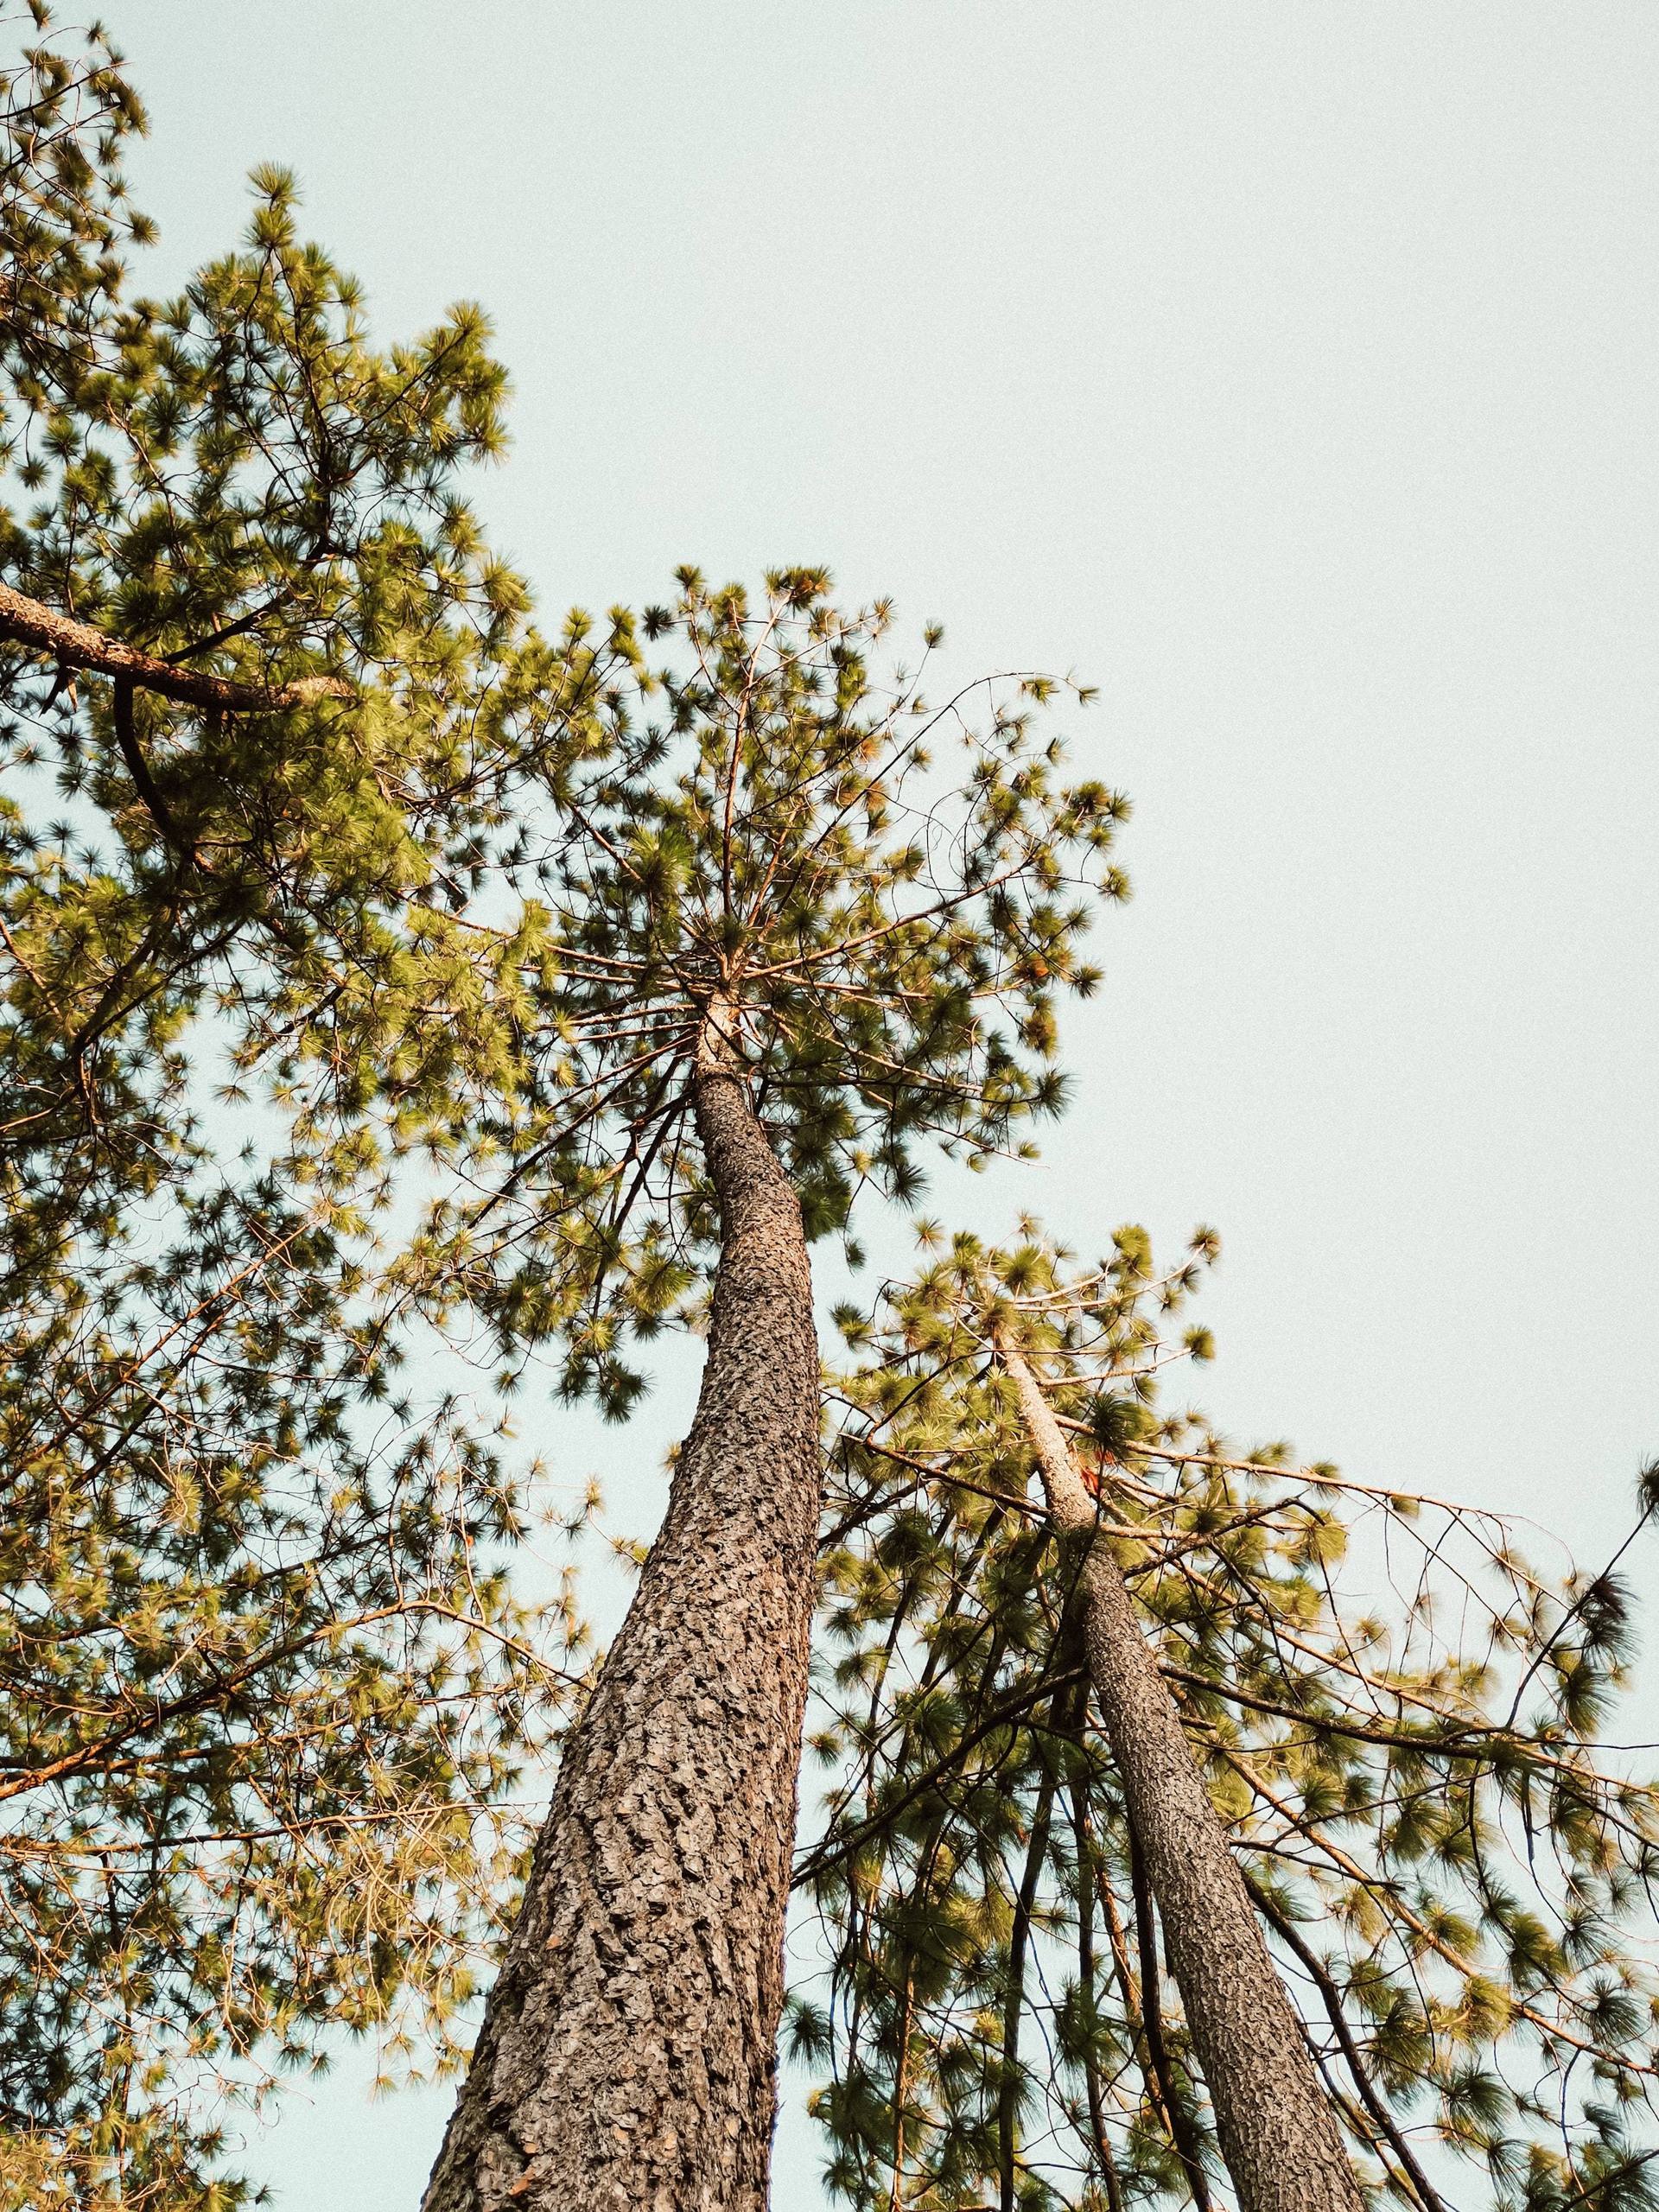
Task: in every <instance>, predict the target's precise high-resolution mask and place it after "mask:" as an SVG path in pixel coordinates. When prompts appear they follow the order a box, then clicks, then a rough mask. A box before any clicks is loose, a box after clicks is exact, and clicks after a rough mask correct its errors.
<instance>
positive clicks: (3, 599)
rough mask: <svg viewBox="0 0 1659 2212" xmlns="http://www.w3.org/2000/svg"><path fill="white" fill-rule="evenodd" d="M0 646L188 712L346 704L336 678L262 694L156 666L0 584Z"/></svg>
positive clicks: (161, 663) (133, 648)
mask: <svg viewBox="0 0 1659 2212" xmlns="http://www.w3.org/2000/svg"><path fill="white" fill-rule="evenodd" d="M0 642H3V643H10V644H12V645H26V646H28V647H29V650H30V651H31V652H35V653H38V654H39V656H40V658H41V659H42V660H49V661H55V662H56V663H57V664H58V666H59V667H60V668H86V669H91V670H92V671H93V672H94V673H95V674H97V675H99V676H113V677H121V678H124V680H125V681H126V682H127V683H130V684H132V685H133V686H134V688H135V689H136V690H140V691H154V692H155V693H156V694H157V696H159V697H161V698H163V699H176V700H178V701H179V702H181V704H182V705H184V706H190V707H210V708H219V709H222V710H225V711H228V712H230V713H232V714H264V715H269V714H273V713H275V712H277V711H278V710H279V709H283V708H285V707H303V706H308V705H309V704H310V703H311V702H313V701H314V700H317V699H349V698H350V697H351V696H353V694H352V687H351V685H350V684H349V683H346V682H345V680H344V679H343V678H342V677H338V676H307V677H302V678H301V679H300V681H299V682H298V683H285V684H278V685H277V686H275V687H274V688H272V689H270V690H264V689H262V688H261V687H260V686H259V685H257V684H255V683H232V681H231V679H230V678H229V677H225V676H207V675H204V674H203V673H202V671H200V670H199V669H191V668H180V667H179V666H178V665H177V664H175V663H174V662H172V661H167V660H157V659H156V658H155V656H154V655H153V654H151V653H146V652H140V651H139V650H138V648H137V645H124V644H123V643H122V641H121V639H119V638H111V637H109V636H107V635H106V634H105V632H104V631H102V630H95V629H94V628H93V627H92V624H91V623H90V622H77V621H76V620H75V619H74V617H73V615H70V614H64V613H60V611H59V610H58V609H57V608H56V607H48V605H47V604H46V602H45V601H44V600H39V599H29V598H26V597H25V596H24V594H22V592H20V591H14V590H13V589H12V588H11V586H10V584H3V583H0Z"/></svg>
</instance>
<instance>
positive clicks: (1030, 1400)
mask: <svg viewBox="0 0 1659 2212" xmlns="http://www.w3.org/2000/svg"><path fill="white" fill-rule="evenodd" d="M998 1352H999V1356H1000V1357H1001V1361H1002V1364H1003V1366H1004V1368H1005V1370H1007V1374H1008V1376H1009V1377H1010V1379H1011V1380H1012V1382H1013V1383H1014V1388H1015V1389H1016V1390H1017V1391H1018V1393H1019V1396H1020V1411H1021V1413H1022V1414H1023V1415H1024V1418H1025V1421H1026V1426H1027V1431H1028V1433H1029V1434H1030V1437H1031V1440H1032V1444H1033V1448H1034V1450H1035V1452H1036V1454H1037V1461H1038V1465H1039V1469H1040V1471H1041V1474H1042V1480H1043V1489H1044V1492H1045V1494H1046V1498H1047V1503H1048V1510H1049V1513H1050V1516H1051V1517H1052V1520H1053V1522H1054V1524H1055V1526H1056V1527H1057V1529H1059V1530H1060V1531H1061V1532H1062V1534H1064V1535H1066V1536H1067V1537H1069V1538H1070V1539H1071V1540H1072V1541H1076V1542H1077V1543H1079V1544H1080V1545H1082V1546H1084V1547H1085V1551H1084V1561H1083V1566H1082V1569H1081V1574H1080V1592H1079V1594H1080V1596H1081V1598H1082V1601H1083V1607H1084V1617H1083V1627H1084V1645H1085V1648H1086V1649H1087V1652H1088V1657H1089V1675H1090V1684H1091V1686H1092V1688H1093V1689H1094V1693H1095V1697H1096V1703H1097V1704H1098V1706H1099V1708H1100V1715H1101V1721H1102V1725H1103V1728H1104V1730H1105V1733H1106V1739H1107V1742H1108V1743H1109V1745H1110V1746H1111V1751H1112V1756H1113V1758H1114V1759H1115V1760H1116V1764H1117V1770H1118V1776H1119V1779H1120V1781H1121V1782H1122V1788H1123V1796H1124V1802H1125V1804H1126V1806H1127V1807H1128V1816H1129V1821H1130V1824H1131V1826H1132V1827H1133V1829H1134V1831H1135V1840H1136V1842H1137V1843H1138V1844H1139V1846H1140V1849H1141V1856H1142V1858H1143V1859H1144V1860H1145V1863H1146V1868H1147V1879H1148V1881H1149V1883H1150V1885H1151V1887H1152V1893H1153V1895H1154V1897H1155V1898H1156V1899H1157V1901H1158V1909H1159V1911H1160V1913H1161V1915H1162V1916H1163V1923H1164V1942H1165V1945H1166V1948H1167V1950H1168V1954H1169V1962H1170V1966H1171V1967H1172V1969H1173V1973H1174V1976H1175V1981H1176V1986H1177V1987H1178V1988H1179V1991H1180V1993H1181V2002H1182V2004H1183V2005H1185V2009H1186V2019H1187V2025H1188V2027H1189V2029H1190V2030H1191V2031H1192V2043H1193V2047H1194V2048H1195V2050H1197V2052H1198V2063H1199V2065H1200V2066H1201V2067H1202V2068H1203V2069H1204V2078H1205V2083H1206V2084H1207V2086H1208V2088H1209V2091H1210V2101H1211V2106H1212V2107H1214V2111H1215V2115H1216V2130H1217V2134H1218V2135H1219V2136H1220V2138H1221V2152H1222V2156H1223V2158H1225V2160H1226V2162H1227V2171H1228V2172H1229V2173H1230V2175H1231V2176H1232V2178H1233V2183H1234V2186H1235V2187H1236V2190H1237V2191H1238V2202H1239V2212H1363V2200H1362V2198H1361V2196H1360V2194H1359V2187H1358V2184H1357V2182H1356V2181H1355V2179H1354V2174H1353V2169H1352V2168H1351V2166H1350V2164H1349V2163H1348V2158H1347V2154H1346V2152H1344V2148H1343V2143H1342V2138H1341V2135H1340V2133H1338V2127H1337V2123H1336V2120H1335V2118H1334V2117H1333V2115H1332V2111H1331V2107H1330V2106H1329V2104H1328V2103H1327V2101H1326V2100H1325V2093H1324V2090H1323V2088H1321V2086H1320V2082H1319V2075H1318V2074H1317V2072H1316V2071H1315V2069H1314V2066H1313V2060H1312V2059H1311V2058H1310V2057H1309V2056H1308V2052H1307V2048H1306V2044H1305V2043H1304V2042H1303V2040H1302V2036H1301V2031H1300V2029H1299V2028H1298V2026H1297V2024H1296V2017H1295V2014H1294V2012H1293V2011H1292V2009H1291V2005H1290V1999H1289V1998H1288V1997H1287V1995H1286V1993H1285V1988H1284V1985H1283V1984H1282V1982H1281V1980H1280V1979H1279V1976H1278V1974H1277V1972H1276V1971H1275V1969H1274V1963H1273V1960H1272V1958H1271V1956H1270V1955H1269V1954H1268V1947H1267V1942H1266V1940H1265V1939H1264V1937H1263V1936H1262V1929H1261V1925H1260V1923H1258V1921H1257V1919H1256V1916H1255V1911H1254V1910H1253V1908H1252V1906H1251V1904H1250V1901H1249V1896H1248V1895H1247V1894H1246V1891H1245V1888H1244V1884H1243V1878H1242V1877H1241V1875H1240V1873H1239V1871H1238V1868H1237V1867H1236V1865H1235V1864H1234V1862H1233V1854H1232V1852H1231V1850H1230V1848H1229V1846H1228V1842H1227V1838H1226V1836H1225V1834H1224V1832H1223V1829H1222V1826H1221V1823H1220V1821H1218V1820H1217V1817H1216V1811H1215V1808H1214V1807H1213V1806H1212V1805H1211V1802H1210V1795H1209V1792H1208V1790H1207V1789H1205V1784H1204V1777H1203V1776H1202V1775H1201V1774H1200V1773H1199V1771H1198V1766H1197V1764H1196V1763H1195V1762H1194V1760H1193V1758H1192V1751H1191V1749H1190V1747H1189V1745H1188V1744H1187V1740H1186V1735H1185V1731H1184V1730H1183V1728H1182V1726H1181V1724H1180V1719H1179V1715H1178V1714H1177V1713H1176V1711H1175V1707H1174V1705H1173V1702H1172V1700H1171V1698H1170V1694H1169V1691H1168V1689H1167V1688H1166V1686H1165V1683H1164V1680H1163V1677H1162V1675H1160V1673H1159V1671H1158V1669H1157V1666H1156V1664H1155V1662H1154V1659H1153V1656H1152V1653H1151V1651H1150V1650H1149V1649H1147V1641H1146V1638H1145V1637H1143V1636H1142V1635H1141V1627H1140V1624H1139V1623H1138V1622H1137V1620H1136V1619H1135V1606H1134V1603H1133V1601H1132V1599H1130V1596H1129V1592H1128V1585H1127V1584H1126V1583H1125V1582H1124V1580H1123V1576H1122V1571H1121V1570H1120V1568H1119V1567H1118V1564H1117V1560H1116V1557H1115V1556H1114V1554H1113V1553H1112V1550H1111V1548H1110V1546H1109V1544H1108V1543H1106V1542H1105V1541H1101V1540H1098V1539H1096V1538H1095V1536H1094V1535H1093V1530H1094V1524H1095V1522H1096V1504H1095V1500H1094V1497H1093V1496H1092V1495H1091V1493H1090V1491H1089V1488H1088V1486H1087V1484H1085V1483H1084V1480H1083V1478H1082V1476H1081V1475H1080V1474H1079V1473H1078V1471H1077V1465H1076V1463H1075V1461H1074V1460H1073V1459H1072V1457H1071V1451H1070V1449H1069V1447H1068V1446H1067V1445H1066V1441H1065V1433H1064V1432H1063V1431H1062V1430H1061V1428H1060V1426H1059V1424H1058V1421H1056V1420H1055V1418H1054V1416H1053V1414H1052V1413H1051V1412H1050V1410H1049V1408H1048V1406H1047V1404H1046V1402H1045V1400H1044V1397H1043V1394H1042V1391H1041V1389H1040V1388H1039V1385H1038V1383H1037V1380H1036V1377H1035V1376H1033V1374H1032V1371H1031V1369H1030V1367H1029V1366H1028V1365H1027V1362H1026V1361H1025V1359H1024V1358H1023V1357H1021V1355H1020V1353H1019V1352H1018V1351H1015V1350H1014V1349H1013V1348H1012V1347H1010V1346H1007V1345H1006V1344H1001V1345H999V1346H998Z"/></svg>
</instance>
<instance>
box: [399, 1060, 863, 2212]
mask: <svg viewBox="0 0 1659 2212" xmlns="http://www.w3.org/2000/svg"><path fill="white" fill-rule="evenodd" d="M693 1080H694V1106H695V1111H696V1121H697V1128H698V1130H699V1133H700V1135H701V1137H702V1145H703V1149H704V1153H705V1154H706V1156H707V1159H708V1163H709V1173H710V1175H711V1177H712V1179H713V1182H714V1185H715V1192H716V1194H717V1196H718V1198H719V1202H720V1211H721V1254H720V1262H719V1267H718V1269H717V1272H716V1275H715V1295H714V1305H713V1311H712V1314H711V1317H710V1325H709V1350H708V1357H707V1360H706V1363H705V1365H704V1368H703V1375H702V1390H701V1393H700V1395H699V1398H698V1402H697V1410H696V1418H695V1420H694V1421H693V1422H692V1425H691V1428H690V1433H689V1434H688V1436H687V1437H686V1440H685V1442H684V1444H683V1446H682V1448H681V1451H680V1454H679V1458H678V1461H677V1465H676V1467H675V1470H674V1477H673V1483H672V1487H671V1493H670V1497H669V1505H668V1513H667V1517H666V1518H665V1520H664V1523H663V1527H662V1530H661V1533H660V1534H659V1535H658V1538H657V1541H656V1542H655V1543H654V1544H653V1545H652V1550H651V1554H650V1557H649V1559H648V1560H647V1562H646V1564H645V1569H644V1572H643V1573H642V1574H641V1576H640V1580H639V1588H638V1590H637V1591H636V1592H635V1595H634V1599H633V1602H632V1605H631V1606H630V1607H629V1609H628V1614H627V1618H626V1620H625V1622H624V1623H623V1625H622V1628H621V1630H620V1634H619V1635H618V1637H617V1639H616V1642H615V1643H614V1644H613V1646H612V1648H611V1650H610V1653H609V1655H608V1656H607V1659H606V1661H605V1664H604V1667H603V1669H601V1674H600V1677H599V1681H598V1682H597V1684H596V1685H595V1688H594V1693H593V1697H592V1700H591V1702H590V1703H589V1705H588V1709H587V1712H586V1713H585V1714H584V1715H583V1717H582V1721H581V1722H580V1724H579V1725H578V1726H577V1727H576V1728H575V1731H574V1732H572V1734H571V1735H570V1737H569V1738H567V1740H566V1746H565V1751H564V1755H563V1761H562V1763H561V1765H560V1769H559V1774H558V1779H557V1782H556V1787H555V1791H554V1797H553V1803H552V1807H551V1809H550V1812H549V1814H548V1817H547V1821H546V1823H545V1825H544V1827H543V1830H542V1833H541V1836H540V1839H539V1840H538V1842H537V1847H536V1853H535V1858H534V1861H533V1864H532V1867H531V1876H530V1882H529V1886H528V1888H527V1890H526V1891H525V1895H524V1905H523V1908H522V1910H521V1913H520V1916H519V1920H518V1926H517V1928H516V1929H515V1930H514V1932H513V1935H512V1942H511V1943H510V1945H509V1948H508V1951H507V1955H506V1959H505V1963H504V1965H503V1967H502V1971H501V1974H500V1977H499V1980H498V1981H497V1983H496V1985H495V1987H494V1989H493V1991H492V1993H491V1996H490V1999H489V2004H488V2008H487V2010H486V2014H485V2019H484V2025H483V2028H482V2030H481V2031H480V2036H479V2040H478V2044H477V2048H476V2050H474V2056H473V2062H472V2068H471V2071H470V2072H469V2074H468V2075H467V2082H466V2083H465V2085H464V2087H463V2088H462V2090H461V2097H460V2101H459V2102H458V2104H457V2106H456V2108H455V2112H454V2117H453V2118H452V2120H451V2121H450V2124H449V2130H448V2135H447V2136H446V2138H445V2139H444V2144H443V2148H442V2152H440V2153H439V2158H438V2163H437V2165H436V2166H435V2169H434V2171H433V2176H432V2179H431V2181H430V2183H429V2185H428V2189H427V2193H426V2196H425V2199H424V2212H624V2208H626V2212H763V2208H764V2206H765V2204H766V2180H767V2171H768V2167H769V2164H770V2160H771V2151H772V2119H773V2110H774V2085H773V2055H774V2048H775V2044H776V2039H777V2032H778V2022H779V2014H780V2012H781V2010H782V2005H783V1938H784V1916H785V1909H786V1907H787V1904H788V1899H789V1885H790V1854H791V1847H792V1845H793V1840H794V1832H795V1793H796V1773H797V1768H798V1764H799V1758H800V1745H801V1729H802V1724H803V1719H804V1711H805V1705H806V1684H807V1659H808V1648H809V1641H810V1631H811V1624H812V1605H813V1558H814V1552H815V1547H816V1541H817V1524H818V1514H819V1508H820V1498H821V1491H822V1482H823V1468H822V1458H821V1453H820V1450H819V1444H818V1408H819V1379H818V1377H819V1370H818V1347H817V1336H816V1333H815V1331H814V1327H813V1321H812V1305H811V1283H810V1273H809V1268H808V1262H807V1251H806V1243H805V1240H804V1236H803V1235H802V1229H801V1216H800V1208H799V1205H798V1203H797V1201H796V1197H795V1193H794V1192H793V1190H792V1189H791V1185H790V1184H789V1181H788V1179H787V1178H786V1177H785V1174H784V1172H783V1169H782V1168H781V1166H779V1162H778V1160H777V1158H776V1157H775V1155H774V1154H773V1153H772V1147H771V1145H770V1144H769V1142H768V1141H767V1139H766V1132H765V1131H764V1129H763V1128H761V1126H760V1122H759V1121H758V1120H757V1118H756V1116H755V1115H754V1112H753V1109H752V1108H751V1106H750V1103H749V1101H748V1097H747V1091H746V1089H745V1087H744V1084H743V1083H742V1080H741V1076H740V1075H739V1074H738V1073H737V1072H735V1071H734V1066H733V1063H732V1061H731V1059H730V1058H729V1056H728V1054H727V1052H725V1051H724V1049H723V1048H721V1049H717V1050H715V1051H714V1052H709V1051H708V1050H707V1049H706V1050H705V1052H704V1053H703V1054H702V1055H700V1057H699V1064H698V1068H697V1071H696V1075H695V1077H694V1079H693Z"/></svg>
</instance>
